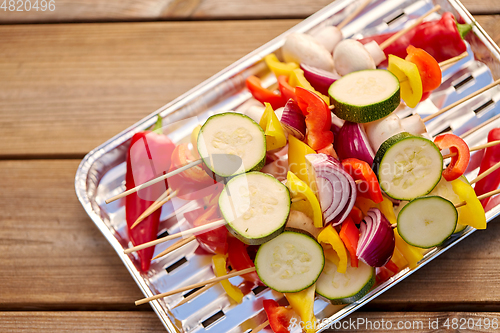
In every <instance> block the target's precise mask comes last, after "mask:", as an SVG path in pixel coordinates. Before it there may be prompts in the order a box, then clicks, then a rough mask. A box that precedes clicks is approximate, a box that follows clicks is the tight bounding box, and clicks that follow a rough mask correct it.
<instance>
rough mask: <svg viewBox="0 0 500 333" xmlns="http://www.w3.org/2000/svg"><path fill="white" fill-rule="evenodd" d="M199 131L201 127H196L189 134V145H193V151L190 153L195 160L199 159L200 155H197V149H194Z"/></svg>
mask: <svg viewBox="0 0 500 333" xmlns="http://www.w3.org/2000/svg"><path fill="white" fill-rule="evenodd" d="M200 130H201V125H198V126H196V127H195V128H194V129H193V131H192V132H191V144H192V145H193V150H192V151H191V153H192V154H193V156H194V157H196V158H200V154H198V149H196V147H197V146H198V134H200Z"/></svg>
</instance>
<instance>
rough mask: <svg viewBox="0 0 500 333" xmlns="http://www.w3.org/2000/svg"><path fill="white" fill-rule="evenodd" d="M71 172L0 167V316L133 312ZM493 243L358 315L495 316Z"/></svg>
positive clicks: (475, 241) (450, 260) (467, 247)
mask: <svg viewBox="0 0 500 333" xmlns="http://www.w3.org/2000/svg"><path fill="white" fill-rule="evenodd" d="M78 164H79V161H78V160H18V161H0V184H2V188H5V189H8V191H0V211H1V212H2V215H1V217H0V225H1V226H2V228H0V253H2V255H1V256H0V267H2V269H1V270H0V290H1V292H0V310H28V309H43V310H62V309H65V310H83V309H84V310H99V309H114V310H116V309H128V310H137V309H138V308H136V307H135V305H134V304H133V302H134V301H135V300H137V299H139V298H142V295H141V293H140V291H139V290H138V288H137V286H136V285H135V283H134V281H133V280H132V278H131V277H130V275H129V273H128V272H127V270H126V269H125V267H124V266H123V264H122V262H121V261H120V259H119V258H118V256H117V255H116V253H115V252H114V251H113V249H112V248H111V247H110V246H109V244H108V242H107V241H106V239H105V238H104V237H103V236H102V235H101V234H100V232H99V230H98V229H97V228H96V227H95V225H94V223H93V222H92V221H91V220H90V218H89V217H88V216H87V215H86V214H85V212H84V210H83V208H82V207H81V205H80V203H79V202H78V200H77V199H76V196H75V194H74V189H73V180H74V175H75V172H76V168H77V167H78ZM499 239H500V223H496V222H492V223H491V224H490V225H489V226H488V229H487V230H486V231H477V232H476V233H474V234H473V235H471V236H470V237H468V238H467V239H465V240H464V241H463V242H461V243H460V244H459V245H457V246H456V247H455V248H454V249H453V250H451V251H448V252H446V253H444V254H443V255H441V256H440V257H439V258H438V259H436V260H434V261H432V262H431V263H430V264H428V265H427V266H426V267H424V268H422V269H421V270H420V271H418V272H416V273H414V274H413V275H412V276H411V277H409V278H407V279H406V280H404V281H403V282H401V283H400V284H398V285H397V286H395V287H394V288H392V289H390V290H389V291H388V292H386V293H384V294H383V295H382V296H380V297H378V298H376V299H375V300H374V301H372V302H370V303H369V304H368V305H367V306H366V307H365V309H370V310H379V311H380V310H381V309H384V310H399V311H401V310H414V311H415V310H418V311H425V310H426V309H428V308H429V306H432V309H433V310H434V311H438V310H447V311H449V310H457V311H486V310H490V311H500V303H499V302H498V300H499V299H500V289H499V288H498V285H499V284H500V276H499V275H498V272H499V271H500V247H499V246H498V240H499ZM430 281H432V282H431V283H430ZM141 308H142V309H148V308H149V306H148V305H146V306H144V307H141ZM0 327H1V324H0Z"/></svg>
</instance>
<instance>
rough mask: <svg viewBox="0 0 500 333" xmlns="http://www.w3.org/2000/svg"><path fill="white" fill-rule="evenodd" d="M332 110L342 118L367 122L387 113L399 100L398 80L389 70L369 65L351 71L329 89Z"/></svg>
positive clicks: (394, 108)
mask: <svg viewBox="0 0 500 333" xmlns="http://www.w3.org/2000/svg"><path fill="white" fill-rule="evenodd" d="M328 94H329V95H330V99H331V104H332V105H334V106H335V109H333V112H334V113H335V114H336V115H337V116H338V117H339V118H341V119H344V120H348V121H352V122H355V123H367V122H370V121H375V120H378V119H381V118H384V117H385V116H387V115H389V114H390V113H391V112H392V111H394V110H396V108H397V107H398V106H399V103H400V101H401V98H400V95H399V80H398V78H397V77H396V76H395V75H394V74H392V73H391V72H389V71H387V70H383V69H371V70H364V71H358V72H353V73H350V74H347V75H346V76H343V77H342V78H340V79H339V80H337V81H335V82H334V83H333V84H332V85H331V86H330V89H328Z"/></svg>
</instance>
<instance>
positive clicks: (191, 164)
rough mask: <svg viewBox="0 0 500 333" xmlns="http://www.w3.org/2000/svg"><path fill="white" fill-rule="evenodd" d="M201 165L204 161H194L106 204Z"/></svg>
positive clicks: (108, 200) (111, 199) (132, 189)
mask: <svg viewBox="0 0 500 333" xmlns="http://www.w3.org/2000/svg"><path fill="white" fill-rule="evenodd" d="M201 163H203V160H202V159H201V158H200V159H199V160H196V161H193V162H191V163H188V164H186V165H185V166H183V167H180V168H179V169H177V170H174V171H171V172H169V173H167V174H164V175H163V176H160V177H158V178H155V179H152V180H150V181H149V182H145V183H144V184H141V185H139V186H136V187H134V188H131V189H130V190H128V191H125V192H123V193H120V194H118V195H116V196H114V197H112V198H110V199H107V200H106V203H107V204H108V203H110V202H113V201H115V200H118V199H121V198H123V197H126V196H127V195H129V194H132V193H135V192H137V191H139V190H142V189H144V188H146V187H148V186H151V185H154V184H156V183H158V182H161V181H162V180H165V179H167V178H169V177H172V176H175V175H177V174H179V173H181V172H183V171H185V170H187V169H189V168H192V167H194V166H196V165H198V164H201Z"/></svg>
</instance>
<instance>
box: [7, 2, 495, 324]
mask: <svg viewBox="0 0 500 333" xmlns="http://www.w3.org/2000/svg"><path fill="white" fill-rule="evenodd" d="M1 2H2V1H1V0H0V4H1ZM329 2H330V1H329V0H307V1H295V0H267V1H264V0H248V1H240V0H233V1H227V0H225V1H223V0H143V1H131V0H123V1H107V2H104V1H98V0H79V1H74V0H56V10H55V11H53V12H44V13H42V12H38V13H36V12H32V11H31V12H19V13H18V12H16V13H11V12H7V11H5V12H4V11H3V10H0V24H2V23H3V24H6V23H51V22H102V23H85V24H33V25H29V24H20V25H0V142H1V144H0V188H1V189H2V190H1V191H0V212H1V213H2V214H0V253H1V255H0V267H1V269H0V332H16V333H17V332H41V333H44V332H164V331H165V330H164V328H163V325H162V324H161V323H160V321H159V320H158V319H157V316H156V315H155V314H154V313H153V312H152V311H151V308H150V307H149V305H144V306H140V307H135V306H134V305H133V302H134V301H135V300H136V299H139V298H141V297H142V294H141V292H140V291H139V289H138V287H137V286H136V284H135V283H134V281H133V280H132V278H131V277H130V274H129V273H128V272H127V270H126V269H125V267H124V266H123V264H122V262H121V261H120V260H119V258H118V256H117V255H116V253H115V252H114V250H113V249H112V248H111V246H109V244H108V242H107V241H106V240H105V238H104V237H103V236H102V235H101V233H100V232H99V230H98V229H97V228H96V227H95V225H94V224H93V222H92V221H91V220H90V218H89V217H88V216H87V215H86V213H85V212H84V210H83V208H82V207H81V205H80V203H79V202H78V200H77V199H76V195H75V192H74V175H75V172H76V169H77V167H78V164H79V162H80V160H81V158H82V157H83V156H84V155H85V154H86V153H87V152H88V151H89V150H90V149H92V148H94V147H96V146H97V145H99V144H101V143H102V142H104V141H106V140H107V139H109V138H110V137H111V136H113V135H115V134H117V133H119V132H120V131H122V130H123V129H125V128H127V127H129V126H130V125H132V124H133V123H135V122H137V121H138V120H140V119H141V118H143V117H144V116H146V115H148V114H150V113H151V112H153V111H154V110H156V109H157V108H159V107H161V106H163V105H164V104H166V103H167V102H169V101H170V100H172V99H174V98H175V97H177V96H179V95H180V94H182V93H184V92H185V91H187V90H188V89H190V88H191V87H193V86H195V85H196V84H198V83H200V82H202V81H203V80H205V79H207V78H208V77H210V76H211V75H213V74H215V73H216V72H217V71H219V70H221V69H223V68H225V67H226V66H227V65H229V64H231V63H232V62H234V61H235V60H237V59H239V58H240V57H242V56H244V55H245V54H247V53H248V52H250V51H252V50H253V49H255V48H256V47H258V46H260V45H262V44H264V43H265V42H267V41H269V40H270V39H272V38H273V37H275V36H277V35H279V34H280V33H281V32H283V31H285V30H287V29H289V28H290V27H291V26H293V25H295V24H296V23H298V22H299V21H300V20H298V19H297V18H304V17H306V16H308V15H310V14H312V13H313V12H315V11H316V10H318V9H320V8H322V7H323V6H324V5H326V4H328V3H329ZM462 2H463V3H464V4H465V6H466V7H467V8H468V9H469V10H470V11H471V12H472V13H474V14H484V15H476V18H477V20H478V21H479V23H480V24H481V25H482V26H483V27H484V28H485V29H486V31H487V32H488V33H489V34H490V36H491V37H492V38H493V39H494V40H495V41H496V42H497V43H498V42H500V23H499V22H500V20H499V19H500V15H495V14H500V1H497V0H487V1H485V0H463V1H462ZM243 18H251V19H252V20H240V21H234V20H231V19H243ZM263 18H274V19H268V20H260V19H263ZM290 18H293V19H290ZM214 19H217V20H219V21H210V20H214ZM158 20H185V22H124V23H105V22H116V21H158ZM499 240H500V224H499V223H498V222H497V221H494V222H492V223H491V224H490V225H489V226H488V229H487V230H486V231H478V232H476V233H475V234H474V235H472V236H470V237H468V238H467V239H465V240H464V241H463V242H461V243H460V244H458V245H457V246H455V247H454V248H453V249H452V250H450V251H448V252H446V253H445V254H443V255H441V256H440V257H439V258H438V259H436V260H434V261H433V262H431V263H430V264H428V265H426V266H425V267H424V268H422V269H421V270H420V271H418V272H416V273H415V274H413V275H412V276H411V277H409V278H408V279H406V280H405V281H403V282H401V283H400V284H398V285H397V286H395V287H393V288H392V289H390V290H389V291H388V292H386V293H384V294H383V295H382V296H380V297H378V298H377V299H375V300H374V301H372V302H370V303H369V304H368V305H367V306H365V307H364V308H363V309H364V311H368V310H369V311H370V312H357V313H355V314H354V315H352V316H351V317H350V318H352V319H354V320H356V319H357V318H367V319H371V320H380V319H385V320H389V321H392V322H393V323H394V324H396V322H397V321H405V320H409V321H423V322H425V323H428V321H429V319H430V320H435V319H438V320H439V324H440V328H442V325H443V324H444V322H445V321H446V319H448V318H450V319H453V318H457V319H462V318H465V319H467V320H468V319H470V318H472V319H474V320H476V321H477V320H478V319H486V318H488V319H490V320H491V319H493V318H497V319H498V320H500V318H499V312H500V302H499V300H500V289H499V288H498V285H499V284H500V275H499V274H498V272H499V271H500V247H499V246H498V244H499ZM372 311H373V312H372ZM401 311H407V312H401ZM428 311H433V312H428ZM435 311H441V312H435ZM453 311H462V312H453ZM484 311H495V312H484ZM475 328H476V329H474V330H469V329H465V330H461V329H458V330H457V331H463V332H475V331H477V332H491V331H492V330H491V329H485V328H482V329H478V327H475ZM344 331H345V332H354V330H350V331H349V330H344ZM379 331H380V332H384V330H379ZM392 331H394V330H392ZM410 331H415V330H410ZM441 331H442V330H441ZM268 332H269V331H268Z"/></svg>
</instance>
